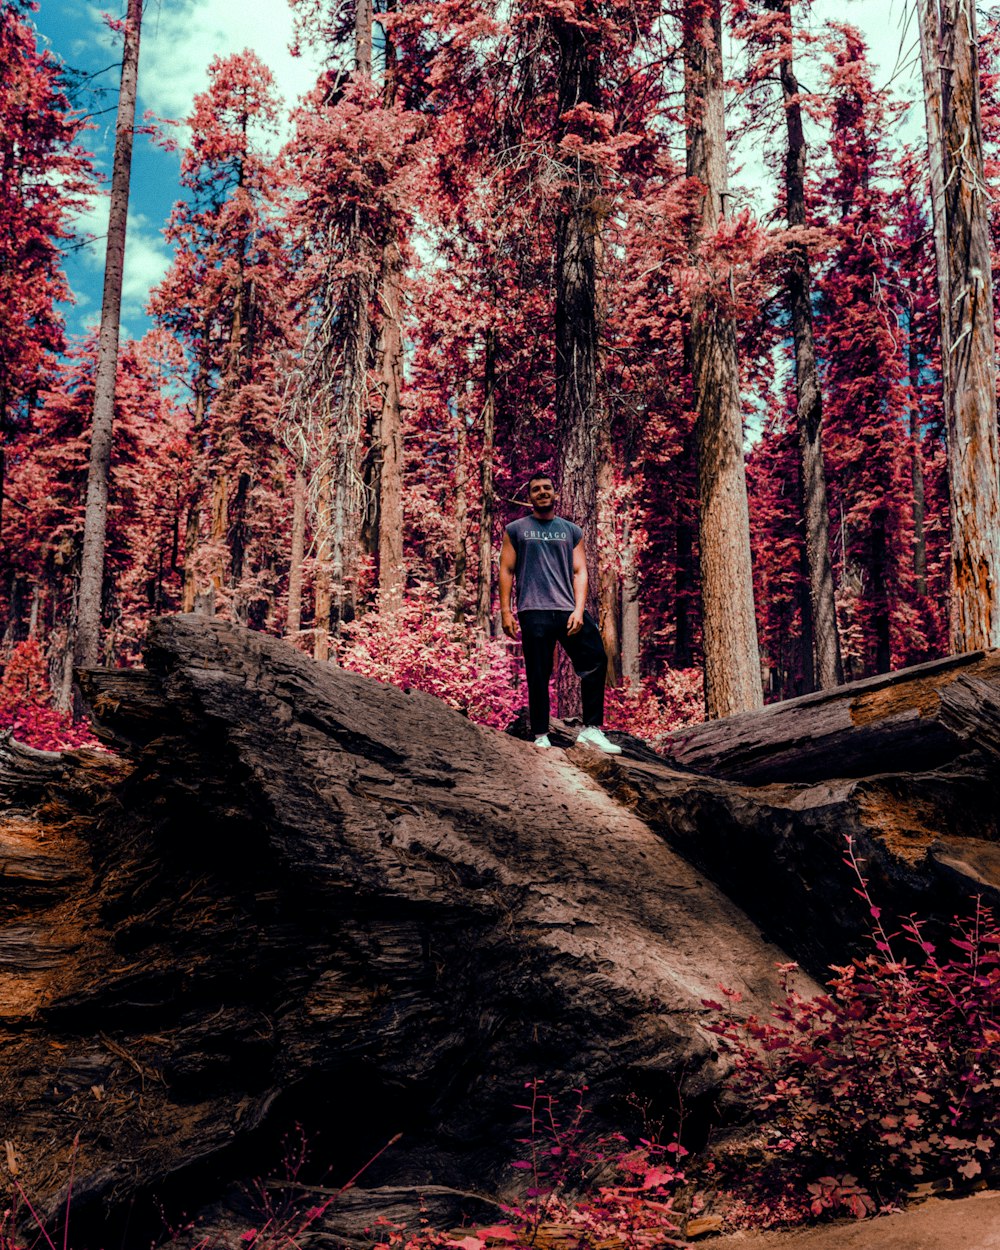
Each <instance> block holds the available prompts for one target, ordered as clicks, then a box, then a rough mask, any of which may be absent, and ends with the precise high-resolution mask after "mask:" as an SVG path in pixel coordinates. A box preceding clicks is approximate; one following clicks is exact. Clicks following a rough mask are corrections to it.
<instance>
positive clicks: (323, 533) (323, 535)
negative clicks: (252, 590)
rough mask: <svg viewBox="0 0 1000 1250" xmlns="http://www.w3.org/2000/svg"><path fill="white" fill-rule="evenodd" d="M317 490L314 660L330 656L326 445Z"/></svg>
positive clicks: (330, 507) (330, 503)
mask: <svg viewBox="0 0 1000 1250" xmlns="http://www.w3.org/2000/svg"><path fill="white" fill-rule="evenodd" d="M320 461H321V462H320V470H319V489H318V491H317V494H316V577H315V581H314V596H315V612H314V618H313V659H314V660H328V659H329V658H330V616H331V612H332V609H333V595H332V578H331V567H330V566H331V555H332V542H331V535H332V531H333V518H332V515H331V514H332V512H333V499H332V494H333V487H332V480H331V468H330V449H329V445H327V446H325V447H323V449H322V451H321V453H320Z"/></svg>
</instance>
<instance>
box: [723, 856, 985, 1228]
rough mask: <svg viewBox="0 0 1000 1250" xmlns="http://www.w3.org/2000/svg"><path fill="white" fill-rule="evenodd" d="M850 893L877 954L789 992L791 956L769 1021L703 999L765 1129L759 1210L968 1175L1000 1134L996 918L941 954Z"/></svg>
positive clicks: (831, 1204)
mask: <svg viewBox="0 0 1000 1250" xmlns="http://www.w3.org/2000/svg"><path fill="white" fill-rule="evenodd" d="M849 862H850V863H851V864H852V865H853V866H855V867H856V861H855V860H854V857H853V850H852V851H851V853H850V857H849ZM859 875H860V874H859ZM859 893H861V894H862V895H863V897H865V899H866V900H867V902H868V904H869V908H870V912H871V917H872V937H873V940H874V944H875V948H876V949H875V953H874V954H871V955H868V956H866V957H865V958H863V959H856V960H854V962H853V963H851V964H849V965H846V966H844V967H837V968H834V969H833V972H834V976H833V977H832V979H831V980H830V982H829V987H828V992H827V993H825V994H820V995H817V996H815V997H805V996H803V995H801V994H800V993H798V992H797V991H796V990H795V989H794V988H793V987H792V986H791V984H790V977H791V973H792V971H793V970H794V968H795V965H794V964H789V965H786V966H785V967H784V968H783V972H784V973H785V978H786V979H785V997H784V998H783V999H782V1000H781V1001H780V1002H778V1003H776V1004H775V1005H774V1008H773V1011H772V1014H771V1016H770V1018H768V1019H760V1018H758V1017H756V1016H750V1017H749V1018H745V1019H744V1018H741V1017H740V1016H739V1015H738V1013H737V1010H736V1004H737V1003H738V1002H739V995H738V993H735V992H734V991H728V990H727V991H724V995H725V998H726V1000H727V1005H723V1004H722V1003H711V1004H709V1005H710V1006H713V1007H715V1008H716V1010H718V1011H719V1013H720V1018H719V1019H718V1020H717V1021H716V1022H715V1023H714V1024H712V1025H710V1026H709V1027H710V1028H711V1029H712V1031H713V1032H715V1033H717V1034H718V1035H719V1037H720V1038H721V1039H722V1041H723V1043H724V1045H725V1047H726V1049H727V1050H729V1051H730V1053H731V1054H732V1055H733V1056H734V1057H735V1062H736V1068H735V1074H734V1077H733V1078H732V1079H733V1082H734V1086H735V1087H736V1088H737V1089H738V1090H740V1091H741V1092H742V1093H743V1094H744V1095H749V1097H750V1098H751V1099H752V1100H753V1103H754V1105H755V1107H756V1110H757V1114H758V1116H759V1119H760V1122H761V1126H762V1127H761V1131H762V1133H763V1134H765V1138H764V1146H763V1159H762V1162H761V1164H760V1166H759V1167H757V1168H756V1169H754V1171H753V1175H752V1177H750V1182H751V1184H750V1190H751V1195H752V1201H756V1203H757V1207H758V1216H760V1215H761V1213H765V1214H766V1213H767V1211H768V1210H769V1208H770V1207H771V1206H772V1205H773V1204H774V1203H776V1202H777V1203H779V1204H780V1205H781V1206H782V1207H783V1209H785V1210H786V1213H787V1212H788V1211H791V1210H792V1209H794V1208H796V1206H797V1207H798V1210H799V1212H800V1215H802V1214H810V1213H811V1214H812V1215H819V1214H820V1213H821V1212H823V1211H826V1210H836V1209H838V1208H841V1209H845V1210H847V1211H849V1212H850V1213H851V1214H854V1215H856V1216H862V1215H865V1214H868V1213H869V1212H870V1211H871V1210H872V1209H873V1208H874V1206H875V1202H876V1198H877V1199H878V1200H879V1201H885V1200H887V1199H888V1200H892V1199H894V1198H895V1197H896V1196H898V1195H899V1194H900V1193H901V1192H903V1191H905V1190H907V1189H909V1188H912V1186H913V1184H914V1183H915V1182H917V1181H919V1180H921V1179H923V1178H928V1177H929V1178H931V1179H939V1178H942V1177H949V1178H951V1179H952V1181H954V1182H957V1183H958V1184H968V1183H969V1182H970V1181H973V1180H974V1179H975V1178H976V1177H978V1176H979V1175H980V1174H981V1173H982V1171H983V1166H984V1164H985V1163H986V1162H987V1161H988V1160H989V1159H990V1158H991V1156H992V1154H993V1152H994V1150H995V1147H996V1143H997V1141H998V1140H1000V1098H998V1091H1000V1075H998V1073H1000V925H998V924H997V921H996V920H995V918H994V916H993V914H992V912H991V911H990V910H989V908H987V907H985V906H983V905H982V904H979V905H977V907H976V909H975V911H974V913H973V914H972V916H971V917H970V918H968V919H958V920H956V921H955V922H954V925H953V928H952V930H951V932H950V934H949V935H948V936H947V948H946V949H945V950H943V951H941V952H940V953H939V944H938V943H935V942H932V941H930V940H929V939H928V936H927V932H928V927H927V926H926V925H925V924H923V923H921V922H920V921H918V920H915V919H913V918H910V919H909V920H906V921H904V922H903V923H902V925H901V927H900V929H899V931H898V932H897V933H894V934H892V935H889V934H887V933H886V931H885V929H884V928H883V927H882V923H881V918H880V910H879V908H878V907H876V906H874V905H873V904H872V903H871V899H870V897H869V896H868V893H867V887H866V886H865V885H864V884H862V886H861V888H860V890H859ZM745 1170H746V1169H745V1167H744V1168H742V1169H741V1171H742V1172H744V1173H745ZM859 1178H860V1180H859ZM744 1179H746V1177H745V1176H744Z"/></svg>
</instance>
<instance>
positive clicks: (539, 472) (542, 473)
mask: <svg viewBox="0 0 1000 1250" xmlns="http://www.w3.org/2000/svg"><path fill="white" fill-rule="evenodd" d="M543 477H544V478H546V479H547V480H548V481H550V482H551V483H552V485H553V486H555V484H556V479H555V478H554V477H553V476H552V474H551V473H550V472H549V471H548V469H536V470H535V472H534V473H532V475H531V476H530V477H529V478H528V490H531V483H532V482H537V481H538V480H539V479H540V478H543Z"/></svg>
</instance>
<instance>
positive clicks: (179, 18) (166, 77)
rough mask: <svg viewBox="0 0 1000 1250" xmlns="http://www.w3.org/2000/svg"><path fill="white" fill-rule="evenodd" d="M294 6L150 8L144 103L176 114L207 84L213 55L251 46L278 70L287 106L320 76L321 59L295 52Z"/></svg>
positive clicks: (216, 2) (276, 1)
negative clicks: (293, 54) (293, 38)
mask: <svg viewBox="0 0 1000 1250" xmlns="http://www.w3.org/2000/svg"><path fill="white" fill-rule="evenodd" d="M291 39H292V12H291V9H290V7H289V5H288V0H254V3H253V5H252V6H249V7H248V6H247V5H246V4H241V3H237V2H236V0H180V3H177V4H169V5H167V4H162V5H160V6H159V7H158V8H152V7H151V8H150V9H149V10H148V12H147V16H146V18H145V22H144V26H143V33H142V46H141V52H140V66H139V95H140V100H141V103H142V104H143V106H144V107H146V108H149V109H151V110H152V111H153V112H154V113H156V114H157V115H158V116H160V117H170V118H173V119H176V120H180V119H181V118H184V117H186V116H187V115H188V114H189V113H190V111H191V104H192V101H193V99H194V97H195V95H196V94H197V93H198V92H200V91H204V90H205V88H206V87H207V86H208V67H209V65H210V63H211V61H212V59H213V58H214V57H215V56H226V55H228V54H230V53H233V52H242V51H243V49H244V48H250V49H251V50H252V51H253V52H255V53H256V54H257V56H258V57H260V59H261V60H262V61H263V62H264V64H265V65H266V66H267V67H268V68H269V69H270V70H271V72H272V73H273V74H274V76H275V80H276V86H277V90H278V92H279V94H280V95H281V96H282V97H283V98H284V101H285V106H286V109H289V108H291V107H293V106H294V105H295V103H296V101H297V100H298V99H299V97H300V96H301V95H303V94H304V93H305V92H306V91H308V90H309V89H310V88H311V87H312V86H313V84H314V83H315V82H316V77H317V74H318V72H319V68H320V63H319V60H318V59H317V57H316V56H315V54H312V53H310V52H309V51H308V50H306V54H305V55H304V56H302V57H293V56H292V54H291V53H290V52H289V50H288V46H289V44H290V42H291Z"/></svg>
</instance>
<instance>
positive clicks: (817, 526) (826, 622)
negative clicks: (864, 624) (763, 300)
mask: <svg viewBox="0 0 1000 1250" xmlns="http://www.w3.org/2000/svg"><path fill="white" fill-rule="evenodd" d="M768 7H769V8H770V9H772V10H775V11H778V12H780V13H781V14H782V16H783V19H784V20H783V27H784V28H783V30H782V31H781V32H780V38H781V40H782V46H783V48H785V49H787V54H785V55H783V56H782V58H781V61H780V63H779V72H780V76H781V90H782V97H783V100H784V105H785V126H786V130H787V134H788V152H787V157H786V162H785V197H786V204H785V212H786V217H787V220H788V225H789V226H790V227H792V228H795V227H800V226H804V225H805V224H806V199H805V173H806V144H805V135H804V132H803V129H802V108H801V106H800V104H799V84H798V79H797V78H796V76H795V70H794V67H793V63H792V5H791V0H768ZM809 279H810V275H809V254H808V252H807V251H806V248H805V245H804V244H802V243H801V242H796V243H792V244H791V245H790V246H789V248H788V267H787V269H786V271H785V289H786V291H787V293H788V302H789V307H790V310H791V316H792V336H793V339H794V343H795V391H796V422H797V425H798V431H799V454H800V457H801V462H802V479H801V481H802V519H803V523H804V525H805V558H806V567H807V574H808V586H809V608H810V610H811V616H812V627H811V633H812V646H811V648H810V656H809V668H810V669H811V670H812V671H811V672H809V671H807V674H806V676H807V679H811V680H810V689H811V688H812V685H813V682H816V683H818V685H819V687H820V688H821V689H823V690H829V689H830V688H831V687H833V686H839V685H841V684H842V683H843V680H844V670H843V665H842V663H841V659H840V636H839V634H838V632H837V610H836V604H835V599H834V589H833V568H832V565H831V561H830V509H829V505H828V503H827V496H826V472H825V469H824V465H823V446H822V428H823V394H822V391H821V389H820V384H819V369H818V368H817V365H816V345H815V341H814V337H813V317H812V302H811V299H810V294H809V287H810V280H809ZM804 611H805V604H803V626H805V619H804ZM805 633H806V630H805V628H803V635H805Z"/></svg>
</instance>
